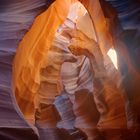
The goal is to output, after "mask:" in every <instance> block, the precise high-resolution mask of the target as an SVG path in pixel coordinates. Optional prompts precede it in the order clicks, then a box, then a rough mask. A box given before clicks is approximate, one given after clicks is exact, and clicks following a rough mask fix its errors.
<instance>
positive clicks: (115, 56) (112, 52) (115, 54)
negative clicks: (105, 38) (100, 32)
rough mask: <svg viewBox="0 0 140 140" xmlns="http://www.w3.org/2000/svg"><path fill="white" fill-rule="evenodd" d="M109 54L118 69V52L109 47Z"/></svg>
mask: <svg viewBox="0 0 140 140" xmlns="http://www.w3.org/2000/svg"><path fill="white" fill-rule="evenodd" d="M107 55H108V56H109V57H110V59H111V61H112V63H113V64H114V66H115V68H116V69H118V65H117V53H116V51H115V50H114V49H109V51H108V52H107Z"/></svg>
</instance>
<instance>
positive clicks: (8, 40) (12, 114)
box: [0, 0, 140, 140]
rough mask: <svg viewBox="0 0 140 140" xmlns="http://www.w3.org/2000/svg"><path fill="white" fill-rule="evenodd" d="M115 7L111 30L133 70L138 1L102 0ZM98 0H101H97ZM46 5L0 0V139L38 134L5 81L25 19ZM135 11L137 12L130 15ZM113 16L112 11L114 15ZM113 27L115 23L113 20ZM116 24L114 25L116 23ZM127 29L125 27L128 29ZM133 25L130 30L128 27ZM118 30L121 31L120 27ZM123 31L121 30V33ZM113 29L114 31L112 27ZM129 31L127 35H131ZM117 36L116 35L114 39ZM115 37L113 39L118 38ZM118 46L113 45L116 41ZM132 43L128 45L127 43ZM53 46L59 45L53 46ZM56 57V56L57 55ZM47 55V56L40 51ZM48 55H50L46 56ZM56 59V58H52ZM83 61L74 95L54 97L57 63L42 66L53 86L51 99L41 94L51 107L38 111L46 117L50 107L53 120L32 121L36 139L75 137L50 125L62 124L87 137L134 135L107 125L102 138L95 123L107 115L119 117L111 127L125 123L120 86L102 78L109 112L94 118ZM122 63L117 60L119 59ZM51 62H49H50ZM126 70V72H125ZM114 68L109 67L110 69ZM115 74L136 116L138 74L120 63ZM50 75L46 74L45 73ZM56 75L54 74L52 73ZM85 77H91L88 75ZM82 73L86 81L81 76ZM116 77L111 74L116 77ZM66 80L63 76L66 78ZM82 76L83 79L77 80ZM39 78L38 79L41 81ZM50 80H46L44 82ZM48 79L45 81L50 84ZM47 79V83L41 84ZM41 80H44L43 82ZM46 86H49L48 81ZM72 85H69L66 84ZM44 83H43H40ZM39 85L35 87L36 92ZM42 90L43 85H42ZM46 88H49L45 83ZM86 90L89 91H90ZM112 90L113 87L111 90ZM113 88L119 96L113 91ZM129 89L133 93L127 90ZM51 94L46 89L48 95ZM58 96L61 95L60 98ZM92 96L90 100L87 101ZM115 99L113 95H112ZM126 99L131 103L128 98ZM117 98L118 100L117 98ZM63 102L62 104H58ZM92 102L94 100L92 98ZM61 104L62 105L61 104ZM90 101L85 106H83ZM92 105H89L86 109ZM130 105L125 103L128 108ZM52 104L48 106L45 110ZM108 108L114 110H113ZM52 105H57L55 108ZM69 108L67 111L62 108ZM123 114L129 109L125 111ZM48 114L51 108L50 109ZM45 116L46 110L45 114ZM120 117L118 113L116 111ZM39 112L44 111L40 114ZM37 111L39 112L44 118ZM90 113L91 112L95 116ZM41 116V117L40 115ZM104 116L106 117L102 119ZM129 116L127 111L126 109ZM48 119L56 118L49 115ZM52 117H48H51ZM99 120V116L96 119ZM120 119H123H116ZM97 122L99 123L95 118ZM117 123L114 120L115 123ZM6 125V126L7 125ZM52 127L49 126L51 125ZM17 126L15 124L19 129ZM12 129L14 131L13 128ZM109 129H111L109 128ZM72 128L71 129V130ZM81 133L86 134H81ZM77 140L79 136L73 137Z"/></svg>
mask: <svg viewBox="0 0 140 140" xmlns="http://www.w3.org/2000/svg"><path fill="white" fill-rule="evenodd" d="M107 1H108V2H109V3H110V4H111V5H112V6H113V7H114V8H115V9H116V13H117V14H118V22H120V25H119V26H120V27H122V28H121V31H120V29H118V32H119V33H118V32H117V35H118V36H119V35H120V33H122V34H121V36H120V39H122V40H123V42H124V44H125V46H126V48H127V49H128V52H129V54H130V58H131V60H132V67H133V66H134V68H135V69H136V71H137V72H138V71H139V66H140V65H139V61H138V60H139V59H138V58H139V41H138V40H139V25H140V24H139V20H138V18H139V1H138V0H137V1H136V0H133V1H132V0H128V1H118V0H115V1H112V0H107ZM101 3H102V0H101ZM47 4H48V5H49V4H50V1H46V0H34V1H31V0H24V1H22V0H19V1H16V0H11V1H8V0H1V1H0V27H1V28H0V71H1V72H0V77H1V78H0V93H1V94H0V111H1V112H2V113H1V115H0V124H1V127H6V128H5V129H3V128H1V129H0V138H1V139H14V140H15V139H21V140H22V139H23V140H24V139H38V138H37V135H36V134H35V133H34V132H33V130H32V129H31V127H30V126H29V124H27V122H26V121H25V120H24V118H23V116H22V115H21V112H20V110H19V109H18V107H17V104H16V103H15V98H14V97H13V94H12V88H11V87H12V86H11V76H12V73H11V71H12V62H13V58H14V55H15V53H16V48H17V46H18V43H19V41H20V40H21V39H22V37H23V36H24V34H25V33H26V32H27V31H28V30H29V28H30V26H31V24H32V23H33V20H34V18H35V17H36V16H37V15H38V14H39V13H41V12H43V11H44V10H45V8H46V7H48V6H46V5H47ZM135 15H137V16H135ZM116 17H117V16H116ZM114 27H117V25H116V24H115V25H114ZM120 27H119V28H120ZM130 29H131V32H130ZM134 29H136V30H134ZM124 30H127V31H125V32H124ZM122 31H123V32H122ZM115 32H116V31H115ZM118 36H116V40H117V39H118ZM132 36H133V37H132ZM118 40H119V39H118ZM118 40H117V41H118ZM118 46H119V44H118ZM120 46H123V45H122V43H120ZM132 46H133V47H132ZM51 49H52V50H50V54H49V55H50V56H51V51H54V50H53V49H55V50H56V48H53V47H52V48H51ZM58 50H59V48H58ZM61 51H62V52H65V50H61ZM55 55H58V57H60V58H61V60H62V58H63V57H61V56H60V54H58V53H57V54H55ZM46 57H47V56H46ZM52 58H53V57H52ZM120 58H121V59H120V60H123V59H122V58H123V57H120ZM56 61H58V60H56ZM85 61H87V62H86V63H84V64H83V65H82V69H81V71H80V74H79V73H78V74H79V78H80V80H79V81H78V84H79V85H77V86H76V90H77V93H76V94H75V95H71V96H68V94H67V95H61V96H60V97H59V96H58V97H57V98H56V100H55V96H57V95H58V94H56V93H58V89H59V88H58V87H57V85H56V81H55V80H56V78H58V77H57V76H58V72H59V73H60V71H59V70H60V65H59V70H58V65H56V68H57V71H56V70H55V69H54V68H53V67H51V66H50V67H48V68H47V73H49V72H50V69H51V71H53V74H52V73H49V76H51V80H52V79H53V78H52V77H54V79H53V80H52V81H53V82H54V81H55V82H54V83H55V85H54V86H52V88H53V89H54V90H53V91H52V92H53V93H54V96H53V99H52V98H51V100H48V99H47V103H49V104H50V103H51V104H52V100H53V101H54V100H55V103H54V104H55V106H56V107H54V105H52V106H49V108H48V107H47V109H48V110H44V106H43V107H42V110H43V111H44V112H45V113H46V112H49V113H50V118H51V117H52V116H53V115H52V114H51V111H52V110H54V112H55V113H56V116H57V115H58V118H57V122H58V123H57V122H55V123H54V125H53V129H52V128H51V129H46V128H45V129H44V128H40V127H39V126H38V130H39V134H40V139H42V140H44V139H50V140H53V139H70V138H71V139H76V138H73V137H70V136H72V133H73V131H68V132H65V131H59V130H58V129H55V128H54V127H56V125H57V127H59V128H64V129H67V130H68V129H73V130H74V129H75V127H77V128H80V129H81V130H82V131H83V132H84V133H85V134H86V135H87V136H88V138H89V139H91V140H92V139H99V140H100V139H104V138H106V139H109V140H114V139H115V140H120V139H136V138H137V139H139V137H137V136H136V135H134V136H132V135H131V133H126V132H122V131H123V130H121V129H120V128H117V129H119V130H118V131H116V130H114V131H113V132H112V130H110V129H111V128H110V129H109V130H107V131H103V133H102V134H103V137H102V135H101V133H100V132H99V131H98V130H97V129H96V126H97V124H98V125H99V126H100V127H101V126H102V127H103V126H108V125H109V126H112V122H113V120H111V119H115V118H111V117H110V116H115V117H116V118H117V117H118V118H120V120H117V121H116V122H114V126H117V125H120V122H125V118H124V112H125V111H124V110H123V108H122V105H123V104H121V103H123V102H124V101H123V99H122V96H120V93H123V92H124V91H121V90H120V89H118V88H117V87H116V85H115V86H114V88H113V89H112V88H110V87H108V85H111V84H112V83H109V84H108V82H110V81H107V82H106V83H105V85H106V86H105V88H106V89H107V91H108V90H109V92H110V93H112V94H111V95H112V96H109V95H110V94H108V92H107V94H106V102H107V103H108V107H109V108H108V109H109V112H108V113H107V114H106V115H103V116H101V118H99V111H98V110H97V107H96V103H97V100H96V99H94V97H95V95H94V93H93V94H92V93H91V91H92V89H91V88H90V87H91V85H89V83H91V81H92V80H93V79H92V78H91V77H92V76H91V75H90V69H89V67H88V66H89V65H88V63H89V60H88V59H87V58H86V60H85ZM120 63H123V62H120ZM50 65H52V64H50ZM126 70H127V71H128V73H126ZM41 71H42V72H41V75H42V79H43V77H45V76H44V75H45V72H44V70H43V69H42V70H41ZM113 72H115V71H113ZM121 73H122V75H125V78H124V79H125V80H124V85H125V90H126V91H127V93H128V95H129V96H128V97H129V100H128V104H129V103H131V104H132V105H133V106H132V108H133V109H132V110H135V115H136V116H137V117H138V120H139V114H140V113H139V109H138V106H139V82H138V81H139V77H138V74H137V73H133V72H132V71H129V69H127V65H126V66H125V67H121ZM51 74H52V75H51ZM55 74H56V75H55ZM90 76H91V77H90ZM87 77H89V79H87V81H86V80H85V79H86V78H87ZM116 77H117V76H116ZM47 78H48V79H47V80H48V81H49V80H50V79H49V77H48V76H47ZM113 78H115V76H113V77H112V79H113ZM66 80H67V79H66ZM83 81H84V84H83V85H82V83H83ZM42 82H43V80H42ZM49 82H50V81H49ZM53 82H51V84H52V83H53ZM47 84H48V83H47ZM45 85H46V84H45ZM49 86H50V85H49ZM72 87H73V86H72ZM83 87H87V89H89V90H82V89H83ZM45 88H47V86H45ZM41 89H42V87H40V91H41ZM45 90H46V89H45ZM47 90H50V89H49V88H48V89H47ZM90 90H91V91H90ZM114 90H115V91H114ZM118 93H119V95H118ZM132 93H135V94H134V95H132ZM51 95H52V94H51ZM60 98H61V99H60ZM93 99H94V100H93ZM112 99H115V100H112ZM131 99H133V100H132V102H130V101H131ZM120 100H122V101H120ZM63 102H64V103H63ZM95 102H96V103H95ZM63 106H64V108H63ZM89 106H90V107H89ZM91 106H92V108H91ZM129 107H130V106H128V108H129ZM50 108H53V109H50ZM113 108H114V110H113ZM56 109H57V110H56ZM67 109H69V110H67ZM118 112H121V113H122V114H119V115H120V116H118ZM128 113H129V112H128ZM53 114H54V113H53ZM46 115H48V114H46ZM121 115H122V116H123V117H122V116H121ZM44 116H45V114H44ZM44 116H42V117H44ZM95 116H96V117H95ZM45 117H46V116H45ZM108 118H110V120H109V119H108ZM130 118H131V114H130ZM51 119H52V120H53V119H54V120H55V119H56V118H51ZM54 120H53V121H54ZM99 120H100V121H99ZM122 120H123V121H122ZM98 121H99V122H98ZM118 122H119V123H118ZM9 127H10V128H9ZM51 127H52V126H51ZM7 128H9V129H7ZM19 128H20V129H19ZM13 131H14V132H16V134H15V133H13ZM23 132H24V134H25V135H24V136H23V137H21V135H22V134H21V133H23ZM111 132H112V133H111ZM74 133H75V131H74ZM77 135H82V133H79V132H78V133H77ZM83 137H84V138H86V136H85V135H84V136H83ZM77 139H80V138H77Z"/></svg>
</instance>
